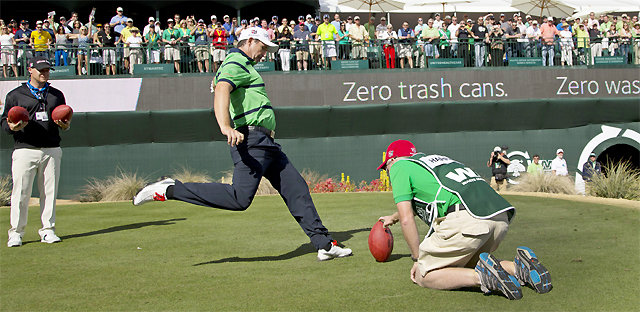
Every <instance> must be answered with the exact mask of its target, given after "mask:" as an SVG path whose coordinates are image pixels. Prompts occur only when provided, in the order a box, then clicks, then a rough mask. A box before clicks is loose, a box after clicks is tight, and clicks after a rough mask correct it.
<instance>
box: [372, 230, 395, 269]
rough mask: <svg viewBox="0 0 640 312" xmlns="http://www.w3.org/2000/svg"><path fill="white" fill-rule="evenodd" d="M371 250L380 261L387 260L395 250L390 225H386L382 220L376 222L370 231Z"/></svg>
mask: <svg viewBox="0 0 640 312" xmlns="http://www.w3.org/2000/svg"><path fill="white" fill-rule="evenodd" d="M369 251H370V252H371V255H373V257H374V258H375V259H376V261H378V262H385V261H387V260H388V259H389V256H391V252H392V251H393V234H391V230H390V229H389V228H388V227H384V226H383V223H382V221H378V222H376V224H375V225H374V226H373V228H372V229H371V232H369Z"/></svg>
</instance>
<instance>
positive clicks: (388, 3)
mask: <svg viewBox="0 0 640 312" xmlns="http://www.w3.org/2000/svg"><path fill="white" fill-rule="evenodd" d="M338 5H344V6H348V7H351V8H353V9H355V10H366V9H368V10H369V13H371V12H389V11H393V10H402V9H403V8H404V2H400V1H394V0H340V1H338Z"/></svg>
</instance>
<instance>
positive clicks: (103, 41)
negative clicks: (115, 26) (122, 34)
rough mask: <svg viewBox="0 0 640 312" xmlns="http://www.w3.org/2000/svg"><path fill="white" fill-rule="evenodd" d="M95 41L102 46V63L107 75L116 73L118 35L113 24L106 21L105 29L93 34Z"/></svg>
mask: <svg viewBox="0 0 640 312" xmlns="http://www.w3.org/2000/svg"><path fill="white" fill-rule="evenodd" d="M93 42H94V43H97V44H98V46H99V47H100V48H102V63H103V64H104V67H105V73H106V74H107V75H115V74H116V35H115V33H114V32H113V31H112V30H111V25H109V24H108V23H106V24H105V25H104V26H103V29H102V30H100V31H99V32H98V33H96V34H95V35H94V36H93Z"/></svg>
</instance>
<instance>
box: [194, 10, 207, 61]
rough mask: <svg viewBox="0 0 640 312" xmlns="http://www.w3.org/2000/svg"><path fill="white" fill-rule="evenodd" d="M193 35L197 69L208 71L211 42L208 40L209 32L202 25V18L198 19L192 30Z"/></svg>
mask: <svg viewBox="0 0 640 312" xmlns="http://www.w3.org/2000/svg"><path fill="white" fill-rule="evenodd" d="M193 35H194V37H195V42H194V44H195V47H194V54H195V56H196V61H197V62H198V70H199V71H200V72H201V73H203V72H207V73H208V72H209V56H210V54H209V45H210V44H211V40H209V34H208V31H207V29H206V28H205V25H204V20H202V19H199V20H198V27H197V28H196V29H195V30H194V32H193ZM203 63H204V67H203Z"/></svg>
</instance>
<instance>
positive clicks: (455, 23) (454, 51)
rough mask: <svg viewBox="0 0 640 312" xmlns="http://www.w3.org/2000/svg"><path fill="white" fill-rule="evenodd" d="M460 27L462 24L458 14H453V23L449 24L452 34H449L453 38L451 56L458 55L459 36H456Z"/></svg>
mask: <svg viewBox="0 0 640 312" xmlns="http://www.w3.org/2000/svg"><path fill="white" fill-rule="evenodd" d="M458 27H460V24H458V18H457V17H456V16H452V17H451V24H449V26H448V27H447V29H448V30H449V33H450V34H451V35H449V36H450V38H451V56H453V57H458V37H456V33H457V31H458Z"/></svg>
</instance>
